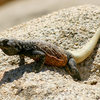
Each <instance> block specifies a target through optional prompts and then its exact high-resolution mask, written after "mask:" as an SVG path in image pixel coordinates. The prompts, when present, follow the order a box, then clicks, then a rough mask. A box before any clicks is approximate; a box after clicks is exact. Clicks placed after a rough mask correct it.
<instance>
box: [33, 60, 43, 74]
mask: <svg viewBox="0 0 100 100" xmlns="http://www.w3.org/2000/svg"><path fill="white" fill-rule="evenodd" d="M34 66H35V67H34V68H33V71H34V72H35V73H39V72H40V71H41V70H42V68H43V65H41V64H40V63H39V62H38V63H37V62H35V63H34Z"/></svg>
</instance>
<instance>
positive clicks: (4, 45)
mask: <svg viewBox="0 0 100 100" xmlns="http://www.w3.org/2000/svg"><path fill="white" fill-rule="evenodd" d="M0 48H1V49H2V51H3V52H4V53H5V54H7V55H16V54H17V53H18V52H19V48H18V45H17V43H16V42H15V40H13V39H3V38H2V39H0Z"/></svg>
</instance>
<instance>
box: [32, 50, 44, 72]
mask: <svg viewBox="0 0 100 100" xmlns="http://www.w3.org/2000/svg"><path fill="white" fill-rule="evenodd" d="M32 55H33V58H34V57H35V58H37V60H36V61H35V72H36V73H38V72H40V71H41V69H42V67H43V65H44V61H45V53H44V52H42V51H39V50H34V51H33V52H32Z"/></svg>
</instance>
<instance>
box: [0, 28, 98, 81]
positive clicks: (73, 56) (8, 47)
mask: <svg viewBox="0 0 100 100" xmlns="http://www.w3.org/2000/svg"><path fill="white" fill-rule="evenodd" d="M99 38H100V28H99V29H98V30H97V32H96V33H95V35H94V36H93V37H92V39H91V40H90V41H89V42H88V43H87V44H86V45H85V46H84V47H83V48H82V49H80V50H75V51H64V50H63V49H60V48H59V47H57V46H55V45H53V44H52V45H51V44H49V43H46V42H42V41H26V42H25V41H19V40H15V39H0V48H1V49H2V51H3V52H4V53H5V54H7V55H9V56H12V55H19V56H20V65H23V64H24V62H25V61H24V56H27V57H30V58H31V59H34V60H35V62H36V72H39V71H40V70H41V68H42V66H43V64H47V65H51V66H57V67H65V69H66V68H68V69H69V72H70V75H71V76H72V77H73V78H74V79H77V80H81V77H80V74H79V71H78V69H77V68H76V63H80V62H82V61H83V60H85V59H86V58H87V57H88V56H89V55H90V54H91V53H92V51H93V49H94V48H95V46H96V44H97V41H98V40H99Z"/></svg>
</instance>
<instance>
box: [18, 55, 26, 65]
mask: <svg viewBox="0 0 100 100" xmlns="http://www.w3.org/2000/svg"><path fill="white" fill-rule="evenodd" d="M19 57H20V62H19V66H21V65H24V64H25V59H24V56H23V55H19Z"/></svg>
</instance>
